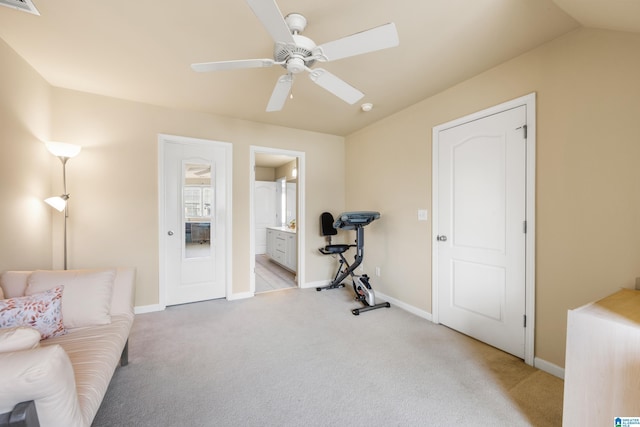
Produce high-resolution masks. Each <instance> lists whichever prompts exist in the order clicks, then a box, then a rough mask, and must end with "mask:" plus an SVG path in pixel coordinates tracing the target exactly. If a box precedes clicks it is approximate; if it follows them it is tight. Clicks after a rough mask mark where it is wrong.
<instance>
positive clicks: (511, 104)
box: [431, 92, 536, 366]
mask: <svg viewBox="0 0 640 427" xmlns="http://www.w3.org/2000/svg"><path fill="white" fill-rule="evenodd" d="M522 105H524V106H525V107H526V118H527V119H526V120H527V138H526V144H527V145H526V165H525V167H526V189H525V191H526V221H527V235H526V244H525V315H526V316H527V317H526V319H527V320H526V322H527V323H526V328H525V339H524V361H525V363H527V364H528V365H531V366H534V359H535V352H534V349H535V324H536V319H535V313H536V310H535V308H536V306H535V304H536V301H535V295H536V291H535V284H536V282H535V261H536V256H535V254H536V252H535V249H536V248H535V242H536V222H535V213H536V207H535V202H536V197H535V196H536V189H535V184H536V94H535V92H534V93H531V94H529V95H525V96H522V97H520V98H516V99H513V100H511V101H507V102H504V103H502V104H499V105H496V106H493V107H490V108H487V109H484V110H482V111H478V112H476V113H473V114H469V115H467V116H464V117H461V118H459V119H456V120H453V121H450V122H447V123H443V124H441V125H438V126H435V127H434V128H433V131H432V159H431V162H432V188H431V197H432V199H431V219H432V221H431V224H432V229H431V241H432V247H431V298H432V299H431V315H432V320H433V322H434V323H440V322H439V319H438V301H439V300H438V286H439V285H438V242H437V241H436V239H435V236H436V235H437V234H438V208H439V206H438V184H439V183H438V173H439V172H438V145H439V142H440V136H439V135H440V132H441V131H444V130H446V129H450V128H453V127H456V126H460V125H462V124H465V123H468V122H472V121H474V120H479V119H482V118H484V117H487V116H491V115H494V114H498V113H501V112H503V111H506V110H510V109H513V108H516V107H520V106H522Z"/></svg>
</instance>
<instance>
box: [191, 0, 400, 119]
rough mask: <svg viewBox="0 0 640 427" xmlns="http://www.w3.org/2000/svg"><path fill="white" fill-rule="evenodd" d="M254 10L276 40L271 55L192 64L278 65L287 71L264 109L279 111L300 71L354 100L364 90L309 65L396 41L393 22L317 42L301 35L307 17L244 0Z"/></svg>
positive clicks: (210, 67)
mask: <svg viewBox="0 0 640 427" xmlns="http://www.w3.org/2000/svg"><path fill="white" fill-rule="evenodd" d="M246 2H247V3H248V4H249V7H250V8H251V9H252V10H253V13H255V15H256V16H257V17H258V19H259V20H260V22H261V23H262V25H264V27H265V28H266V30H267V32H268V33H269V34H270V35H271V38H273V40H274V41H275V49H274V54H273V59H269V58H266V59H242V60H236V61H218V62H203V63H198V64H192V65H191V68H192V69H193V70H194V71H198V72H205V71H221V70H233V69H239V68H262V67H271V66H273V65H281V66H282V67H283V68H285V69H286V70H287V73H286V74H285V75H283V76H282V77H280V78H279V79H278V81H277V83H276V86H275V88H274V89H273V93H272V94H271V98H270V99H269V103H268V104H267V111H280V110H282V108H283V107H284V103H285V101H286V100H287V97H288V96H289V93H290V92H291V87H292V85H293V77H294V75H295V74H299V73H301V72H303V71H307V72H308V73H309V77H310V78H311V80H312V81H313V82H314V83H316V84H317V85H318V86H320V87H322V88H324V89H325V90H327V91H329V92H331V93H332V94H334V95H335V96H337V97H338V98H340V99H342V100H343V101H345V102H347V103H349V104H354V103H356V102H357V101H358V100H360V99H361V98H362V97H363V96H364V94H363V93H362V92H360V91H359V90H358V89H356V88H355V87H353V86H351V85H350V84H348V83H347V82H345V81H344V80H342V79H340V78H339V77H337V76H335V75H333V74H331V73H330V72H328V71H327V70H324V69H322V68H313V69H312V68H311V66H313V65H314V64H315V63H316V62H328V61H335V60H337V59H342V58H347V57H350V56H356V55H361V54H363V53H368V52H374V51H377V50H382V49H387V48H390V47H394V46H397V45H398V44H399V39H398V33H397V31H396V26H395V24H394V23H388V24H384V25H381V26H379V27H375V28H371V29H369V30H366V31H362V32H359V33H355V34H352V35H350V36H347V37H344V38H341V39H338V40H335V41H332V42H328V43H324V44H322V45H320V46H316V44H315V43H314V42H313V40H311V39H309V38H308V37H305V36H302V35H300V33H301V32H302V31H303V30H304V29H305V27H306V26H307V20H306V18H305V17H304V16H302V15H300V14H299V13H290V14H289V15H287V16H284V17H283V15H282V13H281V12H280V9H279V8H278V5H277V4H276V3H275V1H274V0H246Z"/></svg>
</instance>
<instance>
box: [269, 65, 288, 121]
mask: <svg viewBox="0 0 640 427" xmlns="http://www.w3.org/2000/svg"><path fill="white" fill-rule="evenodd" d="M292 85H293V76H292V75H291V74H285V75H284V76H282V77H280V78H279V79H278V82H277V83H276V87H274V88H273V93H272V94H271V98H270V99H269V104H267V111H268V112H269V111H280V110H282V107H284V103H285V101H286V100H287V96H289V92H291V86H292Z"/></svg>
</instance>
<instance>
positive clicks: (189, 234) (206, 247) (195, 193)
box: [182, 163, 214, 258]
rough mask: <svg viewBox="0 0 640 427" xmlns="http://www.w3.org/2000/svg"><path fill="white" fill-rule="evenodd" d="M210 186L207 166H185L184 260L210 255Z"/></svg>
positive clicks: (211, 194) (209, 169)
mask: <svg viewBox="0 0 640 427" xmlns="http://www.w3.org/2000/svg"><path fill="white" fill-rule="evenodd" d="M212 184H213V183H212V180H211V165H210V164H200V163H186V164H185V168H184V185H183V188H182V200H183V202H182V203H183V208H184V248H185V250H184V254H185V255H184V256H185V258H202V257H208V256H211V214H212V212H213V206H212V203H213V200H214V198H213V185H212Z"/></svg>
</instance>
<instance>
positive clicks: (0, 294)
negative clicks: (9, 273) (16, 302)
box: [0, 286, 4, 299]
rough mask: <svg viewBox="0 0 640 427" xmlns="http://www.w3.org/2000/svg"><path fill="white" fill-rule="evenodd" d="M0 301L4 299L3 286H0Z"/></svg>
mask: <svg viewBox="0 0 640 427" xmlns="http://www.w3.org/2000/svg"><path fill="white" fill-rule="evenodd" d="M0 299H4V291H3V290H2V286H0Z"/></svg>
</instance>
